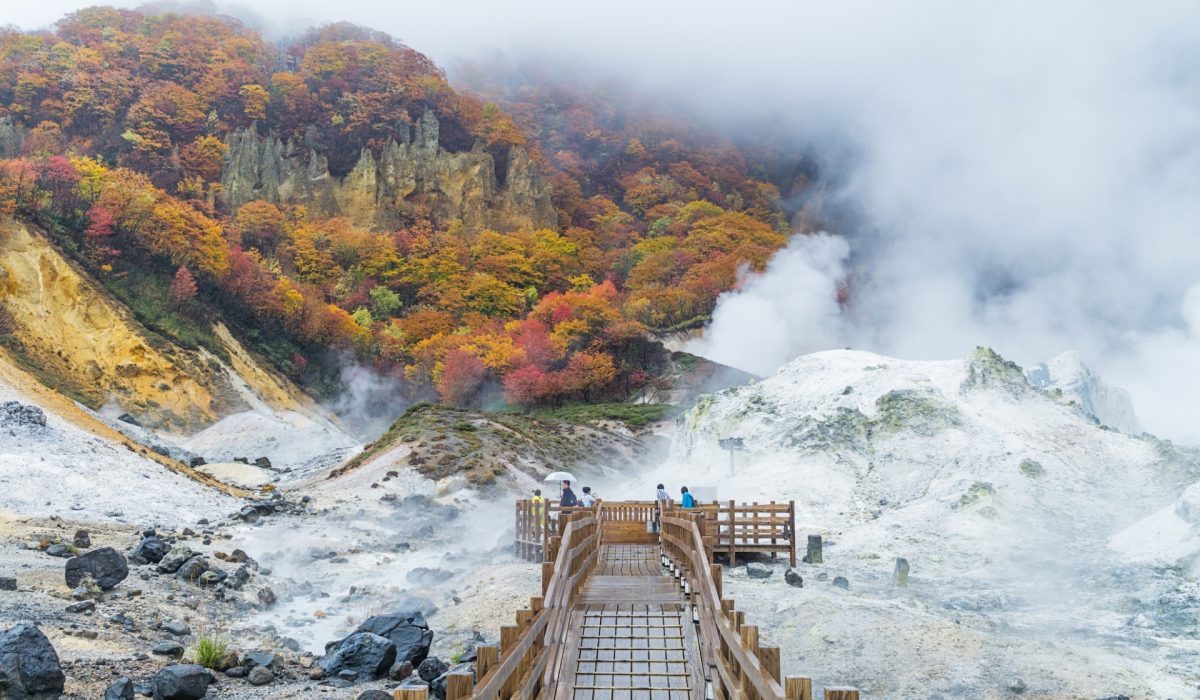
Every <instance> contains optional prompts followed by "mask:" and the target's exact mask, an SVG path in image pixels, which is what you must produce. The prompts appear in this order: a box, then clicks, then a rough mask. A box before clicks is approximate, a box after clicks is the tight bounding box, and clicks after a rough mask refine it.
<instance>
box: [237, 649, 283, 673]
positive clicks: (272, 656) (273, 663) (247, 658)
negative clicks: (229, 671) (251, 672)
mask: <svg viewBox="0 0 1200 700" xmlns="http://www.w3.org/2000/svg"><path fill="white" fill-rule="evenodd" d="M242 665H243V666H245V667H246V668H258V667H259V666H261V667H263V668H269V669H271V670H272V671H279V670H280V669H282V668H283V657H282V656H280V655H279V654H276V653H275V652H273V651H248V652H246V653H245V654H242Z"/></svg>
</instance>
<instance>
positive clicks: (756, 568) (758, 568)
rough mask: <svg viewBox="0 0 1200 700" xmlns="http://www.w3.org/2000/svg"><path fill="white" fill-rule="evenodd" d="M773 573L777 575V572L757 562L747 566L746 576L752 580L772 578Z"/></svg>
mask: <svg viewBox="0 0 1200 700" xmlns="http://www.w3.org/2000/svg"><path fill="white" fill-rule="evenodd" d="M773 573H775V570H774V569H772V568H771V567H769V566H767V565H766V564H760V563H758V562H756V561H752V562H750V563H748V564H746V575H747V576H749V577H750V578H771V574H773Z"/></svg>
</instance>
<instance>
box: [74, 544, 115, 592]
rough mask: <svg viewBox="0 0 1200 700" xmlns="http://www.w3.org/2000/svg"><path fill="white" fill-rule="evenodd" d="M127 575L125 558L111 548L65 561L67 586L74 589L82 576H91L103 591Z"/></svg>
mask: <svg viewBox="0 0 1200 700" xmlns="http://www.w3.org/2000/svg"><path fill="white" fill-rule="evenodd" d="M128 575H129V565H128V564H126V563H125V557H124V556H123V555H122V554H121V553H120V552H118V551H117V550H115V549H113V548H112V547H101V548H100V549H94V550H92V551H90V552H88V553H87V554H81V555H79V556H77V557H74V558H73V559H70V560H68V561H67V568H66V578H67V585H68V586H70V587H71V588H75V587H76V586H78V585H79V584H80V582H82V581H83V577H84V576H91V577H92V579H93V580H95V582H96V584H97V585H98V586H100V588H102V589H104V590H106V591H107V590H109V589H111V588H113V587H115V586H116V585H117V584H118V583H120V582H122V581H124V580H125V577H126V576H128Z"/></svg>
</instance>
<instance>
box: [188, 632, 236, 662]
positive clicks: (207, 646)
mask: <svg viewBox="0 0 1200 700" xmlns="http://www.w3.org/2000/svg"><path fill="white" fill-rule="evenodd" d="M228 650H229V644H228V643H226V641H225V640H224V639H221V638H219V637H208V636H204V637H201V638H200V641H198V642H196V649H195V650H194V651H193V652H192V656H193V657H195V659H196V663H198V664H200V665H201V666H203V667H204V668H212V669H215V668H217V666H219V665H220V663H221V659H223V658H225V652H226V651H228Z"/></svg>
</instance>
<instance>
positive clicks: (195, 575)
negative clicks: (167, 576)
mask: <svg viewBox="0 0 1200 700" xmlns="http://www.w3.org/2000/svg"><path fill="white" fill-rule="evenodd" d="M208 568H209V566H208V558H207V557H204V556H201V555H199V554H197V555H196V556H194V557H192V558H191V559H188V560H187V561H186V562H184V563H183V565H182V566H180V567H179V570H178V571H176V572H175V578H177V579H182V580H184V581H190V582H192V583H198V582H199V581H200V577H201V576H203V575H204V572H205V571H208Z"/></svg>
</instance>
